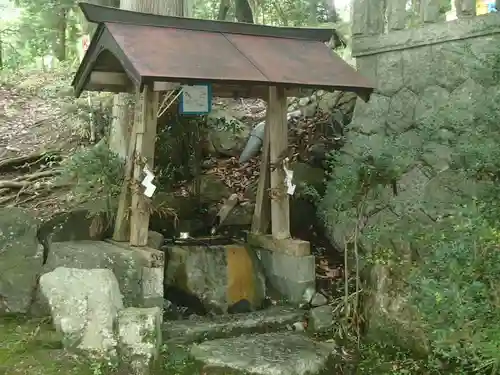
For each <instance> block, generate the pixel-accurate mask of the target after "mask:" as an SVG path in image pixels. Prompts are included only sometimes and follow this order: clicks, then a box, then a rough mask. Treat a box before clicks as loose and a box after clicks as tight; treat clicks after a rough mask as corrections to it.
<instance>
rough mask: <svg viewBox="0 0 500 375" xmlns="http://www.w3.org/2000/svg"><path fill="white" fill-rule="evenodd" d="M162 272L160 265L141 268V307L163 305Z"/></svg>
mask: <svg viewBox="0 0 500 375" xmlns="http://www.w3.org/2000/svg"><path fill="white" fill-rule="evenodd" d="M163 274H164V269H163V268H161V267H157V268H150V267H144V268H143V269H142V299H143V307H154V306H160V307H162V306H163Z"/></svg>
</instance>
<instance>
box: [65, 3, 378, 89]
mask: <svg viewBox="0 0 500 375" xmlns="http://www.w3.org/2000/svg"><path fill="white" fill-rule="evenodd" d="M80 8H81V9H82V11H83V13H84V14H85V16H86V18H87V20H88V21H89V22H94V23H98V24H99V26H98V28H97V30H96V32H95V34H94V36H93V38H92V41H91V43H90V46H89V49H88V50H87V53H86V54H85V57H84V59H83V61H82V62H81V64H80V67H79V68H78V71H77V73H76V74H75V77H74V80H73V83H72V85H73V86H74V88H75V92H76V95H77V96H79V95H80V94H81V92H82V91H84V90H105V91H112V92H128V91H133V90H134V89H135V88H136V87H139V88H141V89H142V87H143V86H144V85H154V86H155V87H156V86H158V87H162V85H163V86H164V87H167V86H168V85H169V84H170V83H181V84H199V83H211V84H212V86H213V94H214V95H215V96H234V95H238V96H241V97H258V96H262V95H264V94H265V93H266V92H267V87H268V86H270V85H283V86H285V87H287V88H288V89H290V90H293V89H302V88H313V89H325V90H342V91H353V92H356V93H358V94H359V95H360V96H362V97H364V98H365V99H366V98H368V96H369V95H370V93H371V92H372V91H373V85H372V84H371V83H370V82H369V81H368V80H367V79H365V78H364V77H363V76H361V75H360V74H359V73H358V72H357V71H356V70H355V69H353V68H352V67H351V66H349V65H348V64H347V63H346V62H345V61H343V60H342V59H341V58H340V57H339V56H337V55H336V54H335V53H333V51H332V50H331V48H329V47H328V46H326V44H325V42H328V41H330V40H331V39H332V38H333V40H334V41H336V42H335V43H341V41H340V39H339V38H338V36H337V34H336V33H335V30H331V29H330V30H328V29H321V28H316V29H307V28H288V27H287V28H284V27H272V26H262V25H254V24H242V23H235V22H221V21H208V20H199V19H189V18H182V17H168V16H159V15H153V14H145V13H138V12H131V11H125V10H120V9H116V8H110V7H102V6H97V5H91V4H87V3H80Z"/></svg>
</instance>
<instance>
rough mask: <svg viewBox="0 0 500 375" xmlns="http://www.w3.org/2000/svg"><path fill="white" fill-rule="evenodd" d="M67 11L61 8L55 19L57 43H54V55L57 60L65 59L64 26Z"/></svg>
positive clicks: (65, 24)
mask: <svg viewBox="0 0 500 375" xmlns="http://www.w3.org/2000/svg"><path fill="white" fill-rule="evenodd" d="M67 15H68V11H67V9H65V8H62V9H61V10H60V13H59V17H58V20H57V44H56V51H55V52H56V57H57V59H58V60H59V61H64V60H66V26H67V24H68V22H67Z"/></svg>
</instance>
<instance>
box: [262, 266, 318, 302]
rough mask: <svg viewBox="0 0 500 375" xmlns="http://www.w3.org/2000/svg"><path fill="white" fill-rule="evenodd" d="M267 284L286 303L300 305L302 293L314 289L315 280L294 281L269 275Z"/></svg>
mask: <svg viewBox="0 0 500 375" xmlns="http://www.w3.org/2000/svg"><path fill="white" fill-rule="evenodd" d="M267 280H268V282H269V283H270V285H271V286H272V288H273V289H275V290H276V291H277V292H278V293H279V294H280V295H281V296H282V297H283V298H284V299H286V300H287V301H288V302H290V303H293V304H297V305H300V304H302V302H303V296H304V292H305V291H306V289H307V288H314V287H315V284H316V280H314V279H312V280H309V281H296V280H292V279H290V278H288V277H280V276H276V275H273V274H269V275H268V278H267Z"/></svg>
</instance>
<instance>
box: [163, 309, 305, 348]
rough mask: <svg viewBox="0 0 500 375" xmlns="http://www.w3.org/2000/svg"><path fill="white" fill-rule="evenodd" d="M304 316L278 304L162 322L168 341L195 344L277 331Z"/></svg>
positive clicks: (301, 312)
mask: <svg viewBox="0 0 500 375" xmlns="http://www.w3.org/2000/svg"><path fill="white" fill-rule="evenodd" d="M303 318H304V311H302V310H298V309H294V308H291V307H280V306H275V307H271V308H269V309H266V310H260V311H255V312H251V313H248V314H234V315H220V316H215V317H212V318H210V319H207V318H199V319H196V320H172V321H166V322H164V323H163V338H164V340H166V341H167V342H175V343H192V342H198V341H202V340H205V339H217V338H227V337H234V336H237V335H240V334H242V333H250V332H256V331H257V332H277V331H283V330H286V329H287V326H288V325H290V324H293V323H295V322H297V321H300V320H302V319H303Z"/></svg>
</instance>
